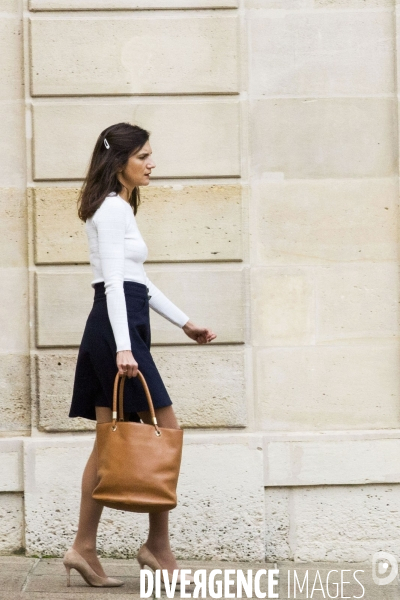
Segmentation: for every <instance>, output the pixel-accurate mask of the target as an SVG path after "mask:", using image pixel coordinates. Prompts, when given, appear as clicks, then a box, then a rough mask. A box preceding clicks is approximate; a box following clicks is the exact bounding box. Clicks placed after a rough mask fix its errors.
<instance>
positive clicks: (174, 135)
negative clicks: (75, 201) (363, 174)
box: [33, 98, 381, 180]
mask: <svg viewBox="0 0 400 600" xmlns="http://www.w3.org/2000/svg"><path fill="white" fill-rule="evenodd" d="M375 119H376V120H377V121H378V122H380V119H379V118H378V117H377V116H375ZM33 121H34V131H35V135H34V177H35V179H36V180H40V179H51V180H54V179H81V178H82V177H83V176H84V174H85V172H86V169H87V164H88V161H89V157H90V155H91V153H92V151H93V147H94V145H95V142H96V140H97V137H98V136H99V134H100V132H101V131H102V130H103V129H104V128H105V127H108V126H109V125H111V124H112V123H119V122H121V121H127V122H131V123H135V124H138V125H140V126H141V127H144V128H145V129H147V130H148V131H150V132H151V140H150V141H151V145H152V148H154V150H155V152H154V153H153V156H154V160H155V162H156V164H157V165H158V166H157V167H156V170H155V171H154V175H155V176H156V177H206V176H209V177H222V176H226V177H229V176H232V177H236V176H238V175H239V174H240V161H239V103H238V102H237V101H236V100H231V99H229V100H226V99H218V100H215V99H212V98H207V99H205V98H203V99H192V100H186V99H180V100H171V99H168V100H166V99H163V100H158V101H157V100H153V99H152V100H148V101H146V102H144V101H143V100H141V99H139V100H137V99H135V100H130V101H129V102H123V103H122V102H121V103H120V102H111V101H110V103H104V102H94V101H92V102H90V103H82V102H77V101H74V102H57V103H54V104H53V103H49V102H46V103H37V104H36V105H35V106H34V111H33ZM379 127H381V125H379ZM65 148H70V149H72V148H73V152H68V153H65ZM205 148H207V152H205V151H204V149H205ZM221 148H223V152H221ZM183 157H184V159H183Z"/></svg>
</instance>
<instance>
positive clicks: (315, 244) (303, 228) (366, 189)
mask: <svg viewBox="0 0 400 600" xmlns="http://www.w3.org/2000/svg"><path fill="white" fill-rule="evenodd" d="M397 196H398V192H397V178H395V177H393V178H387V179H365V180H362V179H337V180H335V182H334V183H333V182H332V180H330V179H327V180H324V179H321V180H314V181H312V180H293V181H290V180H289V181H285V180H283V179H282V180H281V181H272V180H271V181H268V180H260V181H259V182H258V183H254V184H253V185H252V202H253V204H254V225H253V231H256V235H254V236H253V240H254V241H253V242H252V244H253V250H254V261H255V263H256V264H258V265H260V266H261V265H294V264H307V265H318V264H321V265H323V264H325V265H326V264H327V263H330V264H332V262H335V261H336V262H340V261H346V262H352V263H356V262H362V261H395V262H396V261H397V252H398V239H397V236H398V233H397V222H398V206H397Z"/></svg>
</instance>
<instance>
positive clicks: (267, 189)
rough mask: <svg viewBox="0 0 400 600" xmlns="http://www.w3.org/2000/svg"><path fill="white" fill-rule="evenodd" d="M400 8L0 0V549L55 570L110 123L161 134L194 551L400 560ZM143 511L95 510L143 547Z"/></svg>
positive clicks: (153, 230)
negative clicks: (88, 189)
mask: <svg viewBox="0 0 400 600" xmlns="http://www.w3.org/2000/svg"><path fill="white" fill-rule="evenodd" d="M398 10H399V9H398V7H397V6H396V4H395V1H394V0H345V1H344V0H290V1H289V0H134V1H132V0H129V1H128V0H29V1H28V0H24V1H22V0H3V2H1V3H0V28H1V36H0V39H1V46H0V48H1V52H0V72H1V74H2V80H3V86H2V88H1V91H0V102H1V108H2V114H4V115H5V118H4V119H3V121H4V123H3V132H2V136H1V137H0V159H1V161H0V210H1V218H0V233H1V235H0V249H1V252H0V261H2V263H1V265H0V275H2V280H3V284H2V286H1V292H0V294H1V301H0V306H1V313H2V315H1V316H2V319H1V323H2V328H1V334H0V406H1V409H2V412H1V414H2V419H1V420H0V453H1V465H2V468H1V469H0V552H3V553H9V552H13V551H20V549H21V547H23V548H26V552H27V553H28V554H29V555H40V554H54V555H57V556H60V555H61V554H62V553H63V551H64V550H65V549H66V548H67V547H68V546H69V545H70V543H71V541H72V539H73V535H74V532H75V530H76V526H77V511H78V507H79V486H80V478H81V474H82V470H83V468H84V464H85V460H86V458H87V456H88V454H89V452H90V448H91V446H92V444H93V438H94V433H93V426H94V423H93V422H91V421H86V420H84V419H69V418H68V417H67V413H68V408H69V403H70V398H71V391H72V382H73V374H74V366H75V361H76V356H77V351H78V346H79V343H80V339H81V335H82V331H83V327H84V324H85V320H86V317H87V315H88V312H89V310H90V306H91V302H92V297H93V290H92V288H91V287H90V281H91V271H90V266H89V264H88V249H87V242H86V237H85V232H84V226H83V224H82V223H81V222H80V221H79V219H78V218H77V215H76V197H77V191H78V189H79V186H80V184H81V181H82V177H83V176H84V173H85V170H86V167H87V164H88V159H89V155H90V152H91V150H92V148H93V145H94V141H95V139H96V138H97V135H98V133H99V132H100V131H101V130H102V129H103V128H104V127H106V126H108V125H110V124H112V123H114V122H119V121H123V120H126V121H130V122H132V123H137V124H139V125H141V126H142V127H144V128H146V129H149V130H150V132H151V145H152V148H153V156H154V159H155V162H156V164H157V167H156V169H155V170H154V178H153V180H152V183H151V185H150V186H149V187H147V188H142V200H143V201H142V205H141V207H140V209H139V212H138V215H137V219H138V223H139V227H140V229H141V231H142V234H143V236H144V238H145V240H146V242H147V244H148V246H149V260H148V262H147V263H146V271H147V273H148V275H149V276H150V278H151V279H152V280H154V282H155V283H156V285H158V286H159V287H160V288H161V289H162V290H163V291H164V292H165V293H166V294H167V295H168V296H169V297H170V298H171V299H172V300H173V301H174V302H176V304H178V306H180V307H181V308H182V309H183V310H184V311H185V312H186V313H187V314H189V315H190V317H191V318H192V320H194V321H195V322H197V323H199V324H203V325H205V326H209V327H211V328H212V329H213V330H214V331H215V332H216V333H217V335H218V338H217V340H216V341H215V342H213V343H212V344H211V345H209V346H206V347H201V346H198V345H196V344H195V343H194V342H192V341H190V340H189V338H187V337H186V336H185V335H184V334H183V333H182V332H181V331H180V330H179V328H177V327H175V326H173V325H171V324H170V323H169V322H167V321H166V320H165V319H162V318H161V317H159V315H156V314H155V313H154V312H153V313H152V314H151V322H152V340H153V350H152V352H153V356H154V359H155V361H156V363H157V365H158V367H159V369H160V372H161V374H162V376H163V378H164V381H165V383H166V385H167V387H168V389H169V390H170V393H171V396H172V399H173V402H174V407H175V409H176V412H177V415H178V418H179V420H180V422H181V424H182V426H183V427H184V428H185V451H184V460H183V468H182V477H181V480H180V484H179V485H180V489H179V494H180V504H179V507H178V508H177V509H176V511H174V512H173V513H172V514H171V519H172V525H173V526H172V544H173V547H174V549H175V551H176V553H177V555H178V556H180V557H184V558H207V559H211V558H215V559H230V560H234V559H238V560H259V559H263V558H264V557H266V558H267V559H294V560H297V561H301V560H322V561H323V560H330V561H332V560H349V561H357V560H368V559H369V558H370V557H371V554H372V553H373V552H374V551H375V550H388V551H391V552H393V553H394V554H396V555H397V556H398V557H399V558H400V547H399V545H398V539H399V533H400V530H399V527H400V525H399V523H400V519H399V517H400V491H399V490H400V472H399V469H398V468H397V465H396V460H395V458H396V457H397V455H398V452H399V450H400V411H399V393H400V386H399V360H398V359H399V344H398V341H399V340H398V327H399V319H398V314H399V312H398V304H399V289H398V142H397V140H398V116H397V114H398V113H397V79H398V76H397V64H398V60H397V50H396V48H397V47H398V45H397V46H396V35H397V32H398V31H399V30H400V26H399V24H398V23H397V22H396V18H397V12H398ZM145 529H146V518H145V516H143V515H132V514H125V513H120V512H116V511H108V510H107V511H105V516H104V519H103V522H102V524H101V528H100V535H99V547H100V550H101V551H102V552H103V553H104V554H107V555H115V556H134V554H135V552H136V551H137V549H138V547H139V544H140V542H141V541H142V540H143V537H144V535H145Z"/></svg>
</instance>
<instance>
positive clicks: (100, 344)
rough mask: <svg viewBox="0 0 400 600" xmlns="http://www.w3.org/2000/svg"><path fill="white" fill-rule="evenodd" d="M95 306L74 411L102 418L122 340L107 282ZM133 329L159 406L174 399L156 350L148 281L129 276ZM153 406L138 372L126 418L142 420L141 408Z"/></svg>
mask: <svg viewBox="0 0 400 600" xmlns="http://www.w3.org/2000/svg"><path fill="white" fill-rule="evenodd" d="M94 288H95V292H94V301H93V307H92V310H91V311H90V314H89V316H88V319H87V321H86V326H85V330H84V332H83V337H82V342H81V345H80V347H79V352H78V359H77V363H76V368H75V380H74V387H73V393H72V402H71V408H70V412H69V416H70V417H84V418H85V419H93V420H95V419H96V410H95V407H96V406H107V407H109V408H112V396H113V386H114V379H115V375H116V374H117V371H118V369H117V365H116V352H117V346H116V343H115V339H114V334H113V331H112V328H111V323H110V319H109V317H108V311H107V301H106V294H105V288H104V283H96V284H95V286H94ZM124 292H125V300H126V309H127V314H128V326H129V335H130V339H131V349H132V354H133V357H134V359H135V360H136V362H137V363H138V365H139V370H140V371H141V372H142V373H143V376H144V378H145V379H146V382H147V385H148V387H149V390H150V394H151V397H152V400H153V404H154V407H155V408H162V407H164V406H170V405H171V404H172V402H171V398H170V397H169V395H168V392H167V390H166V387H165V385H164V383H163V381H162V379H161V375H160V373H159V372H158V369H157V367H156V365H155V363H154V360H153V357H152V355H151V353H150V344H151V333H150V316H149V297H148V290H147V287H146V286H145V285H144V284H142V283H137V282H136V281H124ZM145 410H148V404H147V400H146V395H145V393H144V390H143V386H142V384H141V383H140V381H139V379H138V378H137V377H131V378H130V379H129V378H126V381H125V390H124V412H125V418H127V419H129V420H132V421H139V417H138V415H137V413H138V412H140V411H145Z"/></svg>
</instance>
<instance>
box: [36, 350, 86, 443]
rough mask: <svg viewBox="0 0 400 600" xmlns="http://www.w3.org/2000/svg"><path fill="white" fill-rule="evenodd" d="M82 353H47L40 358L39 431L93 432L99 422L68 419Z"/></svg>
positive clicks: (37, 361)
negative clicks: (79, 355)
mask: <svg viewBox="0 0 400 600" xmlns="http://www.w3.org/2000/svg"><path fill="white" fill-rule="evenodd" d="M77 356H78V353H77V352H70V353H65V352H64V353H62V354H55V353H51V354H48V353H43V354H38V355H37V356H36V368H37V389H38V404H39V411H38V418H39V422H38V428H39V429H40V430H43V431H49V432H53V431H91V430H94V429H95V427H96V422H95V421H91V420H90V419H81V418H80V417H78V418H75V419H70V418H69V417H68V413H69V409H70V405H71V399H72V389H73V384H74V375H75V366H76V359H77Z"/></svg>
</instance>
